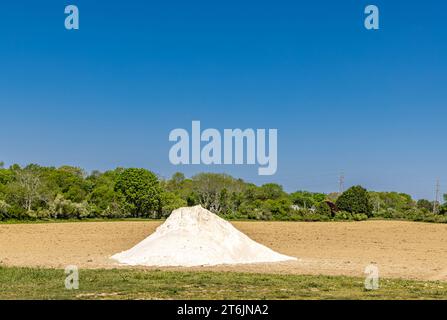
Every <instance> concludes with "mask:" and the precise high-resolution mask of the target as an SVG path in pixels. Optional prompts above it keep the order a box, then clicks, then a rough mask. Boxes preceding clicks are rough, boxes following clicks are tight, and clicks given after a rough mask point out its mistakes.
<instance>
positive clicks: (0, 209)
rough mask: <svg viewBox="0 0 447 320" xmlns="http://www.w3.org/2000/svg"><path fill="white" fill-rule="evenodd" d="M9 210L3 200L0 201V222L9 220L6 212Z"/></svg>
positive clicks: (8, 206)
mask: <svg viewBox="0 0 447 320" xmlns="http://www.w3.org/2000/svg"><path fill="white" fill-rule="evenodd" d="M10 208H11V206H10V205H9V204H7V203H6V202H5V201H4V200H0V220H4V219H7V218H9V216H8V210H9V209H10Z"/></svg>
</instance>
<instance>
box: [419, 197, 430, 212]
mask: <svg viewBox="0 0 447 320" xmlns="http://www.w3.org/2000/svg"><path fill="white" fill-rule="evenodd" d="M417 207H418V208H419V209H424V210H426V211H431V210H432V209H433V203H432V202H431V201H428V200H426V199H420V200H418V202H417Z"/></svg>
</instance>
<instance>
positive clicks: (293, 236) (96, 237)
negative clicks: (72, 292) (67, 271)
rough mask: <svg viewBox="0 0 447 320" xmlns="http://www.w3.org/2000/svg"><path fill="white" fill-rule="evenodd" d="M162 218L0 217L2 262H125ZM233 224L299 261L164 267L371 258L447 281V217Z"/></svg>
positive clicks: (346, 263) (347, 268)
mask: <svg viewBox="0 0 447 320" xmlns="http://www.w3.org/2000/svg"><path fill="white" fill-rule="evenodd" d="M160 224H161V222H154V221H129V222H80V223H76V222H75V223H48V224H11V225H8V224H3V225H1V224H0V264H1V265H4V266H30V267H37V266H39V267H54V268H65V266H67V265H77V266H78V267H80V268H115V267H120V266H118V265H117V264H116V263H115V262H114V261H112V260H110V259H109V257H110V256H111V255H113V254H115V253H117V252H120V251H123V250H126V249H129V248H130V247H132V246H134V245H135V244H137V243H138V242H140V241H141V240H143V239H144V238H146V237H147V236H148V235H149V234H151V233H152V232H153V231H154V230H155V228H156V227H157V226H159V225H160ZM233 225H234V226H235V227H236V228H238V229H239V230H241V231H242V232H244V233H246V234H247V235H248V236H249V237H251V238H252V239H253V240H255V241H258V242H260V243H262V244H264V245H266V246H268V247H270V248H272V249H273V250H275V251H278V252H280V253H283V254H286V255H290V256H294V257H297V258H298V261H292V262H284V263H274V264H251V265H242V266H241V265H237V266H217V267H196V268H163V269H168V270H175V269H180V270H212V271H237V272H257V273H280V274H291V273H292V274H311V275H319V274H325V275H347V276H363V271H364V269H365V267H366V266H367V265H369V264H371V263H374V264H377V266H378V267H379V270H380V276H381V277H388V278H405V279H419V280H443V281H447V225H445V224H429V223H416V222H402V221H364V222H324V223H322V222H317V223H312V222H233ZM126 268H128V267H126ZM157 269H161V268H157Z"/></svg>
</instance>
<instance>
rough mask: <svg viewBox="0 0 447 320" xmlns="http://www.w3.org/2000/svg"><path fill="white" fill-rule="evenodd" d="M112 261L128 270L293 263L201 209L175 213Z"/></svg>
mask: <svg viewBox="0 0 447 320" xmlns="http://www.w3.org/2000/svg"><path fill="white" fill-rule="evenodd" d="M112 259H114V260H117V261H118V262H119V263H121V264H126V265H131V266H135V265H144V266H184V267H192V266H205V265H208V266H211V265H219V264H240V263H261V262H279V261H286V260H296V258H293V257H289V256H285V255H282V254H279V253H277V252H274V251H273V250H271V249H269V248H267V247H266V246H263V245H262V244H259V243H257V242H255V241H253V240H251V239H250V238H249V237H247V236H246V235H245V234H243V233H242V232H240V231H239V230H237V229H236V228H235V227H233V226H232V225H231V223H229V222H227V221H225V220H224V219H222V218H220V217H218V216H217V215H215V214H214V213H212V212H210V211H208V210H206V209H204V208H202V207H201V206H195V207H185V208H180V209H177V210H174V211H173V212H172V214H171V215H170V216H169V218H168V219H167V220H166V221H165V223H163V224H162V225H161V226H159V227H158V228H157V230H156V231H155V232H154V233H153V234H151V235H150V236H149V237H147V238H146V239H144V240H143V241H141V242H140V243H138V244H137V245H136V246H135V247H133V248H131V249H129V250H127V251H123V252H121V253H118V254H115V255H114V256H112Z"/></svg>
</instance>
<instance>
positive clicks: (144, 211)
mask: <svg viewBox="0 0 447 320" xmlns="http://www.w3.org/2000/svg"><path fill="white" fill-rule="evenodd" d="M115 191H117V192H119V193H120V194H122V195H123V196H124V200H125V205H126V207H127V209H128V210H129V212H130V213H131V215H132V216H133V217H147V216H155V217H158V216H159V215H161V188H160V183H159V181H158V178H157V176H156V175H155V174H154V173H152V172H151V171H149V170H146V169H137V168H131V169H125V170H124V171H123V172H121V173H120V174H119V176H118V179H117V181H116V184H115Z"/></svg>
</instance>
